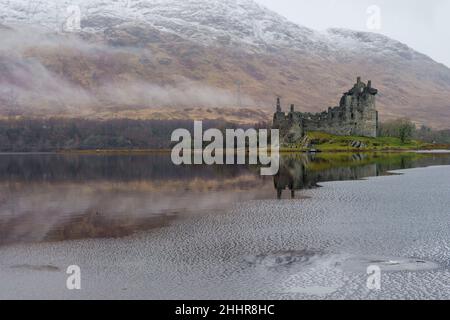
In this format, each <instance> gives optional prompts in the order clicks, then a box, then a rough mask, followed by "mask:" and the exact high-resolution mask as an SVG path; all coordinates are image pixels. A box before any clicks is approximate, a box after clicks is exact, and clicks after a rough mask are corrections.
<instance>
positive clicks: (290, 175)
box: [274, 153, 450, 199]
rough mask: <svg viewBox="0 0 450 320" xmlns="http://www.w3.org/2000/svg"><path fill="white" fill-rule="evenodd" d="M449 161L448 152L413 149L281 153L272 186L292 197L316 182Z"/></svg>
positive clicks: (354, 178) (447, 163) (379, 173)
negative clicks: (399, 151)
mask: <svg viewBox="0 0 450 320" xmlns="http://www.w3.org/2000/svg"><path fill="white" fill-rule="evenodd" d="M449 164H450V156H449V155H439V154H436V155H430V156H429V157H423V156H422V155H418V154H414V153H402V154H386V153H378V154H370V153H364V154H344V153H336V154H315V155H303V154H300V155H299V154H292V155H284V156H282V157H281V161H280V171H279V172H278V174H277V175H276V176H275V177H274V187H275V189H276V191H277V197H278V199H281V198H282V197H283V191H285V190H288V191H289V196H290V198H292V199H294V198H295V193H296V191H298V190H302V189H311V188H315V187H317V186H318V183H319V182H329V181H344V180H358V179H362V178H366V177H374V176H380V175H386V174H388V171H391V170H399V169H409V168H415V167H424V166H430V165H449Z"/></svg>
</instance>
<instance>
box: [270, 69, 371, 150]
mask: <svg viewBox="0 0 450 320" xmlns="http://www.w3.org/2000/svg"><path fill="white" fill-rule="evenodd" d="M377 93H378V90H377V89H374V88H372V83H371V81H369V82H368V83H367V85H366V84H365V83H364V82H362V81H361V78H360V77H358V79H357V81H356V84H355V85H354V86H353V88H352V89H351V90H350V91H348V92H346V93H344V95H343V96H342V98H341V101H340V103H339V106H338V107H334V108H328V111H324V112H322V113H315V114H312V113H303V112H296V111H295V110H294V105H291V110H290V112H289V113H288V114H286V113H285V112H283V111H282V109H281V100H280V98H278V99H277V111H276V113H275V115H274V119H273V128H274V129H279V130H280V140H281V141H282V142H283V143H298V142H300V141H301V140H302V139H303V137H304V136H305V135H306V133H308V132H311V131H321V132H326V133H330V134H334V135H341V136H363V137H376V136H377V131H378V112H377V110H376V106H375V96H376V95H377Z"/></svg>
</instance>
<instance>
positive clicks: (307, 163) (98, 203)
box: [0, 153, 450, 246]
mask: <svg viewBox="0 0 450 320" xmlns="http://www.w3.org/2000/svg"><path fill="white" fill-rule="evenodd" d="M430 165H450V155H449V154H412V153H404V154H381V153H380V154H318V155H314V156H312V155H303V154H301V155H284V156H282V159H281V167H280V171H279V174H278V175H277V176H275V177H261V176H259V169H258V168H257V167H251V166H250V167H249V166H175V165H173V164H172V163H171V161H170V155H169V154H154V155H60V154H0V246H4V245H8V244H14V243H24V242H42V241H62V240H71V239H84V238H109V237H123V236H127V235H131V234H133V233H136V232H139V231H151V230H152V229H155V228H163V227H164V226H167V225H169V224H171V223H176V221H177V220H180V219H189V217H190V216H192V215H201V214H202V212H205V211H209V212H210V211H215V212H217V214H220V212H221V210H224V209H226V208H228V207H230V206H232V205H234V204H236V203H239V202H241V201H247V200H258V199H277V198H278V199H280V201H290V200H289V199H301V198H302V190H303V189H311V188H315V187H318V184H319V183H320V182H325V181H337V180H355V179H362V178H365V177H371V176H379V175H385V174H388V171H390V170H396V169H408V168H415V167H423V166H430Z"/></svg>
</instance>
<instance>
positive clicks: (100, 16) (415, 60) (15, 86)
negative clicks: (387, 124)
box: [0, 0, 450, 128]
mask: <svg viewBox="0 0 450 320" xmlns="http://www.w3.org/2000/svg"><path fill="white" fill-rule="evenodd" d="M69 4H71V5H72V4H78V5H79V6H80V10H81V30H79V31H77V32H64V21H65V17H64V15H66V11H65V8H66V7H67V6H68V5H69ZM0 5H1V6H0V8H1V9H0V23H1V24H2V25H4V26H5V27H4V28H0V33H1V35H0V36H1V38H2V41H1V43H0V115H1V116H2V117H4V118H6V117H11V116H26V117H37V118H39V117H50V116H64V117H84V118H89V119H111V118H131V119H141V120H145V119H164V120H181V119H189V118H196V119H199V118H207V119H211V120H220V119H226V120H228V121H233V122H244V123H247V124H248V123H254V122H260V121H266V120H270V118H271V113H272V112H273V104H274V97H275V96H276V95H280V96H282V97H283V101H284V102H285V103H286V104H288V103H295V104H296V106H297V109H299V110H303V111H320V110H323V109H326V108H327V107H329V106H334V105H336V104H337V103H338V99H339V98H340V96H341V94H342V92H343V91H345V90H347V89H348V87H349V86H351V85H352V84H353V83H354V80H355V77H356V76H357V75H361V76H362V77H363V79H364V80H367V79H371V80H372V81H373V84H374V86H375V87H377V89H379V92H380V95H379V98H378V109H379V110H380V115H381V119H382V120H386V119H392V118H398V117H409V118H411V119H413V120H414V121H415V122H417V123H420V124H427V125H429V126H433V127H435V128H448V127H449V122H450V121H449V120H450V70H449V69H448V68H447V67H445V66H444V65H442V64H439V63H437V62H435V61H433V60H432V59H430V58H429V57H427V56H425V55H423V54H421V53H419V52H416V51H414V50H413V49H412V48H409V47H407V46H406V45H404V44H402V43H400V42H398V41H395V40H393V39H389V38H387V37H385V36H382V35H378V34H373V33H364V32H354V31H350V30H342V29H332V30H328V31H327V32H317V31H314V30H311V29H308V28H305V27H302V26H298V25H296V24H294V23H291V22H289V21H288V20H287V19H285V18H284V17H281V16H280V15H278V14H276V13H274V12H272V11H270V10H268V9H266V8H264V7H262V6H260V5H257V4H256V3H255V2H253V1H251V0H220V1H219V0H216V1H206V0H189V1H181V0H169V1H159V0H136V1H128V2H127V1H124V2H121V1H101V0H78V1H72V0H71V1H68V0H63V1H58V2H54V1H50V0H42V1H36V2H34V5H30V1H25V0H18V1H14V2H11V1H6V0H0ZM239 83H240V85H239ZM239 92H240V94H239Z"/></svg>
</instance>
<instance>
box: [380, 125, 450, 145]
mask: <svg viewBox="0 0 450 320" xmlns="http://www.w3.org/2000/svg"><path fill="white" fill-rule="evenodd" d="M378 135H379V136H380V137H395V138H399V139H400V140H401V141H402V143H407V142H409V141H411V140H412V139H414V140H419V141H423V142H428V143H435V144H450V129H447V130H433V129H431V128H430V127H427V126H424V125H422V126H420V127H417V126H416V124H415V123H413V122H412V121H411V120H409V119H397V120H392V121H387V122H383V123H381V124H380V127H379V129H378Z"/></svg>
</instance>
